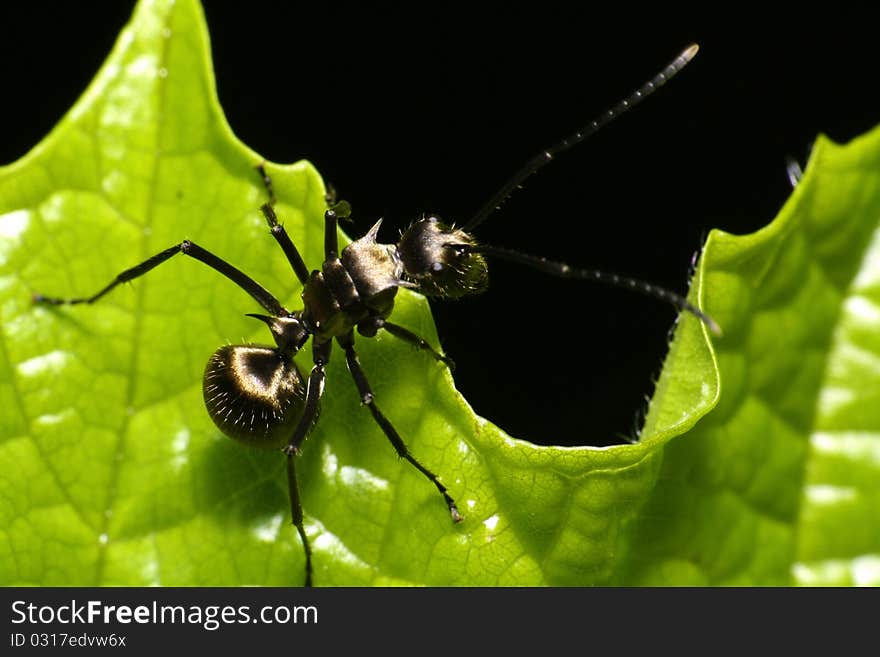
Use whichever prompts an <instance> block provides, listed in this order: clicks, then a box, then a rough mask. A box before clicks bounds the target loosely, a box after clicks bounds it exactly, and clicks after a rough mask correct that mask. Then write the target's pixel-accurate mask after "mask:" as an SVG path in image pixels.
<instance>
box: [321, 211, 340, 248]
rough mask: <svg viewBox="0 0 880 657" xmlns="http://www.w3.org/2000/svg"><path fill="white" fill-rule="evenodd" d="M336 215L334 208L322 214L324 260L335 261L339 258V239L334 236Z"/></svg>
mask: <svg viewBox="0 0 880 657" xmlns="http://www.w3.org/2000/svg"><path fill="white" fill-rule="evenodd" d="M336 220H337V214H336V210H335V209H334V208H327V211H326V212H324V259H325V260H335V259H336V258H338V257H339V239H338V236H337V234H336V223H337V222H336Z"/></svg>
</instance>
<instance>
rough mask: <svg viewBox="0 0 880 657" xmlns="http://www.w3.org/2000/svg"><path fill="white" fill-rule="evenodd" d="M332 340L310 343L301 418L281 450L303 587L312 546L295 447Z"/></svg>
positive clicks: (312, 419) (314, 413)
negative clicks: (303, 572)
mask: <svg viewBox="0 0 880 657" xmlns="http://www.w3.org/2000/svg"><path fill="white" fill-rule="evenodd" d="M332 346H333V343H332V342H325V343H324V344H318V343H317V342H314V343H312V356H313V359H314V361H315V365H314V367H312V371H311V372H310V373H309V380H308V384H307V387H306V402H305V407H304V408H303V414H302V417H301V418H300V419H299V423H298V424H297V425H296V429H294V431H293V436H291V438H290V442H289V443H288V444H287V445H286V446H285V447H284V448H283V449H282V451H283V452H284V455H285V456H286V457H287V487H288V492H289V496H290V518H291V521H292V523H293V526H294V527H296V531H297V532H298V533H299V537H300V540H301V541H302V546H303V552H304V553H305V557H306V580H305V581H306V584H305V585H306V586H311V585H312V546H311V545H310V543H309V539H308V537H307V536H306V529H305V526H304V525H303V510H302V503H301V502H300V498H299V486H298V484H297V481H296V464H295V462H294V459H295V458H296V457H297V455H298V454H299V452H300V449H299V446H300V445H301V444H302V442H303V441H304V440H305V439H306V436H308V435H309V431H311V430H312V428H313V427H314V426H315V423H316V422H317V420H318V411H319V410H320V401H321V396H322V395H323V394H324V379H325V375H324V366H325V365H326V364H327V362H328V361H329V360H330V348H331V347H332Z"/></svg>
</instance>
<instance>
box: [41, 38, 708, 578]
mask: <svg viewBox="0 0 880 657" xmlns="http://www.w3.org/2000/svg"><path fill="white" fill-rule="evenodd" d="M696 52H697V46H696V45H692V46H690V47H688V48H687V49H685V50H684V51H683V52H682V53H681V54H680V55H679V56H678V57H676V58H675V59H674V60H673V61H672V62H671V63H670V64H669V65H667V66H666V67H665V68H664V69H663V70H662V71H661V72H660V73H658V74H657V75H655V76H654V77H653V78H652V79H651V80H649V81H648V82H646V83H645V84H644V85H642V86H641V87H640V88H639V89H638V90H636V91H635V92H633V93H632V94H630V95H629V96H628V97H627V98H625V99H623V100H621V101H620V102H618V103H617V104H616V105H614V106H613V107H612V108H610V109H609V110H607V111H606V112H604V113H603V114H602V115H600V116H599V117H598V118H596V119H594V120H593V121H591V122H590V123H589V124H588V125H587V126H585V127H584V128H583V129H582V130H580V131H578V132H575V133H574V134H572V135H571V136H569V137H568V138H566V139H563V140H562V141H561V142H559V143H558V144H556V145H555V146H553V147H552V148H549V149H547V150H545V151H542V152H541V153H539V154H537V155H536V156H535V157H533V158H532V159H531V160H529V161H528V162H527V163H526V164H525V165H524V166H523V167H522V168H520V169H519V171H517V172H516V173H515V174H514V175H513V177H511V179H510V180H509V181H508V182H507V183H506V184H505V185H504V186H503V187H501V189H499V190H498V192H497V193H496V194H495V195H494V196H492V198H490V199H489V201H488V202H487V203H486V204H485V205H484V206H483V207H482V208H481V209H480V210H479V211H478V212H477V213H476V214H475V215H474V216H473V217H472V218H471V219H470V220H469V221H468V222H467V223H465V224H464V225H463V226H462V228H456V227H455V226H454V225H450V224H446V223H444V222H443V221H442V220H441V219H440V218H438V217H436V216H434V215H429V216H425V217H423V218H421V219H419V220H418V221H416V222H414V223H413V224H412V225H410V226H409V228H407V229H406V230H405V231H404V232H403V233H402V235H401V237H400V240H399V241H398V242H397V244H382V243H380V242H379V241H378V232H379V227H380V224H381V220H380V221H379V222H376V224H375V225H374V226H373V227H372V228H371V229H370V230H369V231H368V232H367V234H366V235H364V236H363V237H362V238H360V239H358V240H355V241H353V242H351V243H350V244H349V245H348V246H346V247H345V248H344V249H343V250H342V252H341V253H340V251H339V246H338V243H337V223H338V220H339V219H341V218H347V217H348V216H349V214H350V207H349V205H348V203H346V202H344V201H342V202H339V203H331V204H330V207H329V208H328V209H327V211H326V212H325V214H324V262H323V264H322V265H321V269H320V270H313V271H310V270H309V268H308V267H307V266H306V264H305V262H304V260H303V259H302V256H301V255H300V253H299V251H298V250H297V248H296V246H295V245H294V243H293V241H292V240H291V239H290V237H289V235H288V234H287V232H286V231H285V229H284V227H283V226H282V225H281V224H280V223H279V222H278V219H277V216H276V214H275V210H274V208H273V206H274V203H275V194H274V191H273V187H272V181H271V179H270V178H269V176H268V174H267V173H266V171H265V169H264V167H263V165H262V164H260V165H258V166H257V167H256V168H257V171H258V173H259V174H260V176H261V178H262V180H263V184H264V186H265V187H266V190H267V192H268V196H269V202H268V203H265V204H264V205H263V206H262V207H261V208H260V210H261V212H262V214H263V216H264V217H265V219H266V223H267V224H268V225H269V228H270V231H271V234H272V237H273V238H274V239H275V241H276V242H278V245H279V246H280V247H281V250H282V251H283V252H284V255H285V256H286V257H287V260H288V262H289V263H290V265H291V267H292V268H293V271H294V273H295V275H296V277H297V278H298V279H299V282H300V283H301V284H302V286H303V291H302V302H303V307H302V310H295V311H289V310H287V309H286V308H285V307H284V306H282V305H281V303H280V302H279V301H278V299H276V298H275V297H274V296H273V295H272V294H270V293H269V292H268V291H267V290H266V289H265V288H263V287H262V286H261V285H260V284H259V283H257V282H256V281H255V280H254V279H252V278H251V277H249V276H248V275H247V274H245V273H244V272H242V271H241V270H239V269H237V268H236V267H234V266H233V265H231V264H229V263H228V262H226V261H225V260H223V259H221V258H219V257H217V256H216V255H214V254H213V253H211V252H210V251H207V250H206V249H203V248H202V247H200V246H199V245H197V244H196V243H195V242H192V241H190V240H184V241H182V242H180V243H179V244H175V245H174V246H172V247H170V248H168V249H165V250H164V251H161V252H160V253H157V254H156V255H154V256H153V257H151V258H148V259H147V260H145V261H144V262H142V263H140V264H138V265H135V266H134V267H131V268H130V269H126V270H125V271H123V272H122V273H120V274H119V275H117V276H116V278H114V279H113V281H111V282H110V283H109V284H108V285H107V286H106V287H104V288H103V289H101V290H100V291H99V292H97V293H96V294H94V295H92V296H90V297H81V298H71V299H64V298H57V297H48V296H44V295H41V294H36V295H34V301H35V302H37V303H44V304H52V305H75V304H91V303H94V302H95V301H97V300H98V299H100V298H101V297H103V296H104V295H106V294H107V293H108V292H110V291H111V290H112V289H113V288H115V287H116V286H117V285H119V284H121V283H125V282H128V281H131V280H133V279H135V278H138V277H140V276H143V275H144V274H146V273H147V272H149V271H150V270H152V269H154V268H155V267H157V266H159V265H161V264H162V263H163V262H165V261H166V260H169V259H170V258H172V257H173V256H175V255H177V254H178V253H183V254H185V255H188V256H190V257H192V258H195V259H196V260H198V261H200V262H202V263H204V264H206V265H207V266H208V267H210V268H211V269H213V270H215V271H217V272H219V273H220V274H222V275H223V276H225V277H226V278H228V279H229V280H231V281H232V282H233V283H235V284H236V285H238V287H240V288H241V289H242V290H244V291H245V292H247V293H248V294H250V295H251V297H253V298H254V300H255V301H256V302H257V303H258V304H259V305H260V306H262V308H263V309H264V310H265V311H266V313H267V314H256V313H249V314H248V316H249V317H253V318H255V319H258V320H260V321H261V322H264V323H265V324H266V325H267V326H268V328H269V331H270V332H271V333H272V337H273V338H274V340H275V346H274V347H272V346H265V345H256V344H244V345H226V346H223V347H220V348H219V349H217V350H216V351H215V352H214V354H213V355H212V356H211V358H210V359H209V360H208V364H207V367H206V368H205V374H204V381H203V392H204V399H205V406H206V407H207V410H208V414H209V415H210V416H211V419H212V420H213V421H214V423H215V424H216V426H217V428H218V429H219V430H220V431H221V432H223V433H224V434H226V435H227V436H229V437H231V438H234V439H235V440H238V441H240V442H242V443H245V444H247V445H251V446H257V447H264V448H272V449H280V450H281V451H282V452H283V453H284V455H285V457H286V460H287V479H288V488H289V496H290V509H291V518H292V521H293V525H294V526H295V527H296V530H297V532H298V533H299V536H300V539H301V541H302V546H303V552H304V554H305V584H306V586H311V584H312V550H311V546H310V544H309V539H308V536H307V535H306V532H305V527H304V525H303V510H302V504H301V502H300V494H299V486H298V484H297V478H296V463H295V458H296V456H297V455H298V454H299V453H300V449H301V447H302V444H303V442H304V441H305V439H306V437H307V436H308V434H309V432H310V431H311V429H312V427H313V426H314V425H315V423H316V421H317V417H318V411H319V404H320V400H321V396H322V394H323V392H324V382H325V367H326V366H327V363H328V362H329V360H330V353H331V348H332V346H333V342H334V341H335V342H336V343H337V344H338V345H339V346H340V347H341V348H342V350H343V352H344V353H345V361H346V364H347V365H348V370H349V373H350V374H351V377H352V379H353V380H354V383H355V386H356V387H357V390H358V393H359V395H360V399H361V402H362V403H363V404H364V405H365V406H366V407H367V408H368V409H369V411H370V413H371V414H372V416H373V419H374V420H375V422H376V423H377V424H378V425H379V427H380V428H381V429H382V431H383V432H384V434H385V436H386V437H387V438H388V440H389V441H390V442H391V444H392V445H393V446H394V449H395V450H396V451H397V454H398V456H399V457H400V458H403V459H405V460H407V461H408V462H409V463H410V464H412V466H413V467H415V468H416V469H417V470H418V471H419V472H421V473H422V475H424V477H425V478H427V479H428V480H429V481H430V482H431V483H432V484H434V486H436V488H437V490H438V491H439V492H440V494H441V495H442V496H443V499H444V501H445V503H446V506H447V508H448V509H449V513H450V515H451V516H452V519H453V521H455V522H460V521H461V520H462V516H461V514H460V513H459V510H458V507H457V506H456V503H455V500H454V499H453V498H452V496H451V495H450V494H449V492H448V491H447V489H446V487H445V486H444V485H443V484H442V483H441V482H440V479H439V478H438V477H437V475H436V474H434V472H432V471H431V470H429V469H428V468H427V467H425V466H424V465H422V463H421V462H420V461H419V460H418V459H417V458H416V457H415V456H413V455H412V454H411V453H410V452H409V450H408V449H407V446H406V443H405V442H404V440H403V438H401V436H400V434H398V432H397V430H396V429H395V428H394V425H392V423H391V422H390V421H389V420H388V418H387V417H385V415H384V414H383V413H382V411H381V410H379V407H378V405H377V404H376V399H375V397H374V395H373V391H372V389H371V387H370V384H369V382H368V380H367V376H366V374H365V373H364V370H363V368H362V367H361V364H360V361H359V360H358V355H357V352H356V351H355V341H354V331H355V329H356V330H357V332H358V333H360V334H361V335H362V336H365V337H374V336H375V335H376V334H377V333H378V332H379V331H380V330H382V331H387V332H388V333H390V334H391V335H393V336H394V337H396V338H399V339H400V340H402V341H404V342H407V343H409V344H411V345H414V346H415V347H418V348H419V349H422V350H424V351H426V352H428V353H429V354H430V355H431V356H433V357H434V358H435V359H436V360H437V361H439V362H441V363H444V364H445V365H446V366H449V367H451V366H452V361H451V360H450V359H449V358H447V357H446V356H445V355H443V354H441V353H439V352H437V351H435V350H434V349H433V348H432V347H431V346H430V345H429V344H428V343H427V342H426V341H425V340H423V339H422V338H421V337H419V336H418V335H416V334H415V333H413V332H411V331H409V330H408V329H406V328H404V327H403V326H400V325H398V324H395V323H393V322H390V321H388V318H389V317H390V316H391V313H392V310H393V309H394V298H395V295H396V294H397V290H398V289H399V288H401V287H405V288H409V289H412V290H414V291H416V292H419V293H421V294H423V295H425V296H428V297H440V298H456V297H461V296H464V295H470V294H476V293H479V292H481V291H483V290H484V289H485V287H486V284H487V280H488V278H487V274H488V267H487V263H486V258H487V257H489V258H496V259H501V260H507V261H512V262H518V263H520V264H524V265H527V266H529V267H532V268H535V269H538V270H541V271H544V272H546V273H548V274H551V275H554V276H560V277H564V278H578V279H585V280H595V281H599V282H604V283H608V284H611V285H616V286H619V287H626V288H629V289H632V290H634V291H637V292H641V293H643V294H648V295H651V296H654V297H657V298H659V299H661V300H663V301H667V302H669V303H672V304H673V305H675V306H676V307H677V308H678V309H679V310H683V311H687V312H690V313H692V314H693V315H695V316H697V317H698V318H699V319H700V320H701V321H703V322H704V323H705V324H706V325H707V326H708V327H709V328H710V329H711V330H712V331H714V332H716V333H718V332H719V329H718V327H717V325H716V324H715V322H714V321H712V319H711V318H710V317H708V316H707V315H706V314H704V313H703V312H702V311H700V310H699V309H698V308H696V307H695V306H693V305H692V304H691V303H689V302H688V301H687V300H685V299H684V298H683V297H681V296H680V295H678V294H675V293H674V292H670V291H668V290H666V289H663V288H660V287H657V286H655V285H652V284H650V283H646V282H643V281H638V280H635V279H632V278H628V277H623V276H618V275H616V274H608V273H604V272H601V271H597V270H587V269H576V268H573V267H570V266H569V265H566V264H564V263H561V262H554V261H550V260H547V259H545V258H541V257H536V256H532V255H527V254H524V253H520V252H518V251H513V250H509V249H503V248H499V247H494V246H488V245H485V244H480V243H478V242H477V241H476V240H475V239H474V238H473V236H472V235H471V231H472V230H473V229H474V228H475V227H477V226H478V225H479V224H481V223H482V222H483V221H485V219H486V218H487V217H488V216H489V215H490V214H491V213H492V212H494V211H495V210H496V209H497V208H498V207H499V206H500V205H501V204H502V203H503V202H504V201H505V200H506V199H507V198H508V197H509V196H510V195H511V194H512V193H513V192H514V191H515V190H516V188H517V187H519V185H520V184H521V183H522V182H523V181H524V180H525V179H526V178H528V177H529V176H531V175H533V174H534V173H536V172H537V171H538V170H539V169H541V168H542V167H543V166H545V165H546V164H548V163H549V162H550V161H551V160H552V159H553V158H554V157H555V156H556V155H557V154H559V153H561V152H562V151H565V150H567V149H569V148H571V147H572V146H575V145H576V144H579V143H580V142H582V141H583V140H584V139H586V138H587V137H589V136H590V135H592V134H593V133H595V132H596V131H597V130H599V129H600V128H601V127H603V126H604V125H606V124H607V123H609V122H610V121H612V120H613V119H614V118H616V117H617V116H619V115H620V114H622V113H623V112H625V111H626V110H628V109H630V108H631V107H633V106H634V105H636V104H638V103H639V102H641V101H642V100H643V99H644V98H646V97H647V96H648V95H650V94H651V93H653V92H654V91H655V90H656V89H657V88H659V87H660V86H662V85H663V84H665V83H666V82H667V81H668V80H669V79H670V78H672V77H673V76H674V75H675V74H676V73H678V72H679V71H680V70H681V69H682V68H684V66H685V65H686V64H687V63H688V62H689V61H690V60H691V59H692V58H693V57H694V55H695V54H696ZM310 338H311V340H312V359H313V362H314V365H313V367H312V370H311V372H310V373H309V375H308V377H307V378H304V377H303V375H302V373H301V372H300V370H299V369H298V367H297V365H296V363H295V362H294V356H295V355H296V354H297V353H298V352H299V351H300V349H302V348H303V347H304V346H305V344H306V343H307V342H308V340H309V339H310Z"/></svg>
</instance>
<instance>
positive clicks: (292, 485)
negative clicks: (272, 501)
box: [286, 451, 312, 587]
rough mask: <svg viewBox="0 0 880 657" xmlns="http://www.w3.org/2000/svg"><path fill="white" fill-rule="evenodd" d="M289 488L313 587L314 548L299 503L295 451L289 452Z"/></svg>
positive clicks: (294, 518) (291, 516)
mask: <svg viewBox="0 0 880 657" xmlns="http://www.w3.org/2000/svg"><path fill="white" fill-rule="evenodd" d="M286 455H287V487H288V489H289V494H290V518H291V521H292V522H293V526H294V527H296V531H297V532H298V533H299V538H300V540H301V541H302V546H303V552H304V553H305V555H306V579H305V585H306V586H309V587H311V585H312V546H311V545H310V544H309V538H308V536H306V529H305V526H304V525H303V510H302V503H301V502H300V501H299V486H298V485H297V483H296V464H295V463H294V460H293V459H294V458H296V454H295V453H294V452H293V451H290V452H287V454H286Z"/></svg>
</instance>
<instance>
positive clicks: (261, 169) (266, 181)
mask: <svg viewBox="0 0 880 657" xmlns="http://www.w3.org/2000/svg"><path fill="white" fill-rule="evenodd" d="M254 168H255V169H256V170H257V173H258V174H260V178H261V179H262V180H263V187H265V188H266V193H267V194H268V195H269V205H275V201H277V200H278V199H276V198H275V187H274V185H272V178H271V177H270V176H269V174H268V173H266V162H265V161H263V162H260V163H259V164H258V165H257V166H255V167H254Z"/></svg>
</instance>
